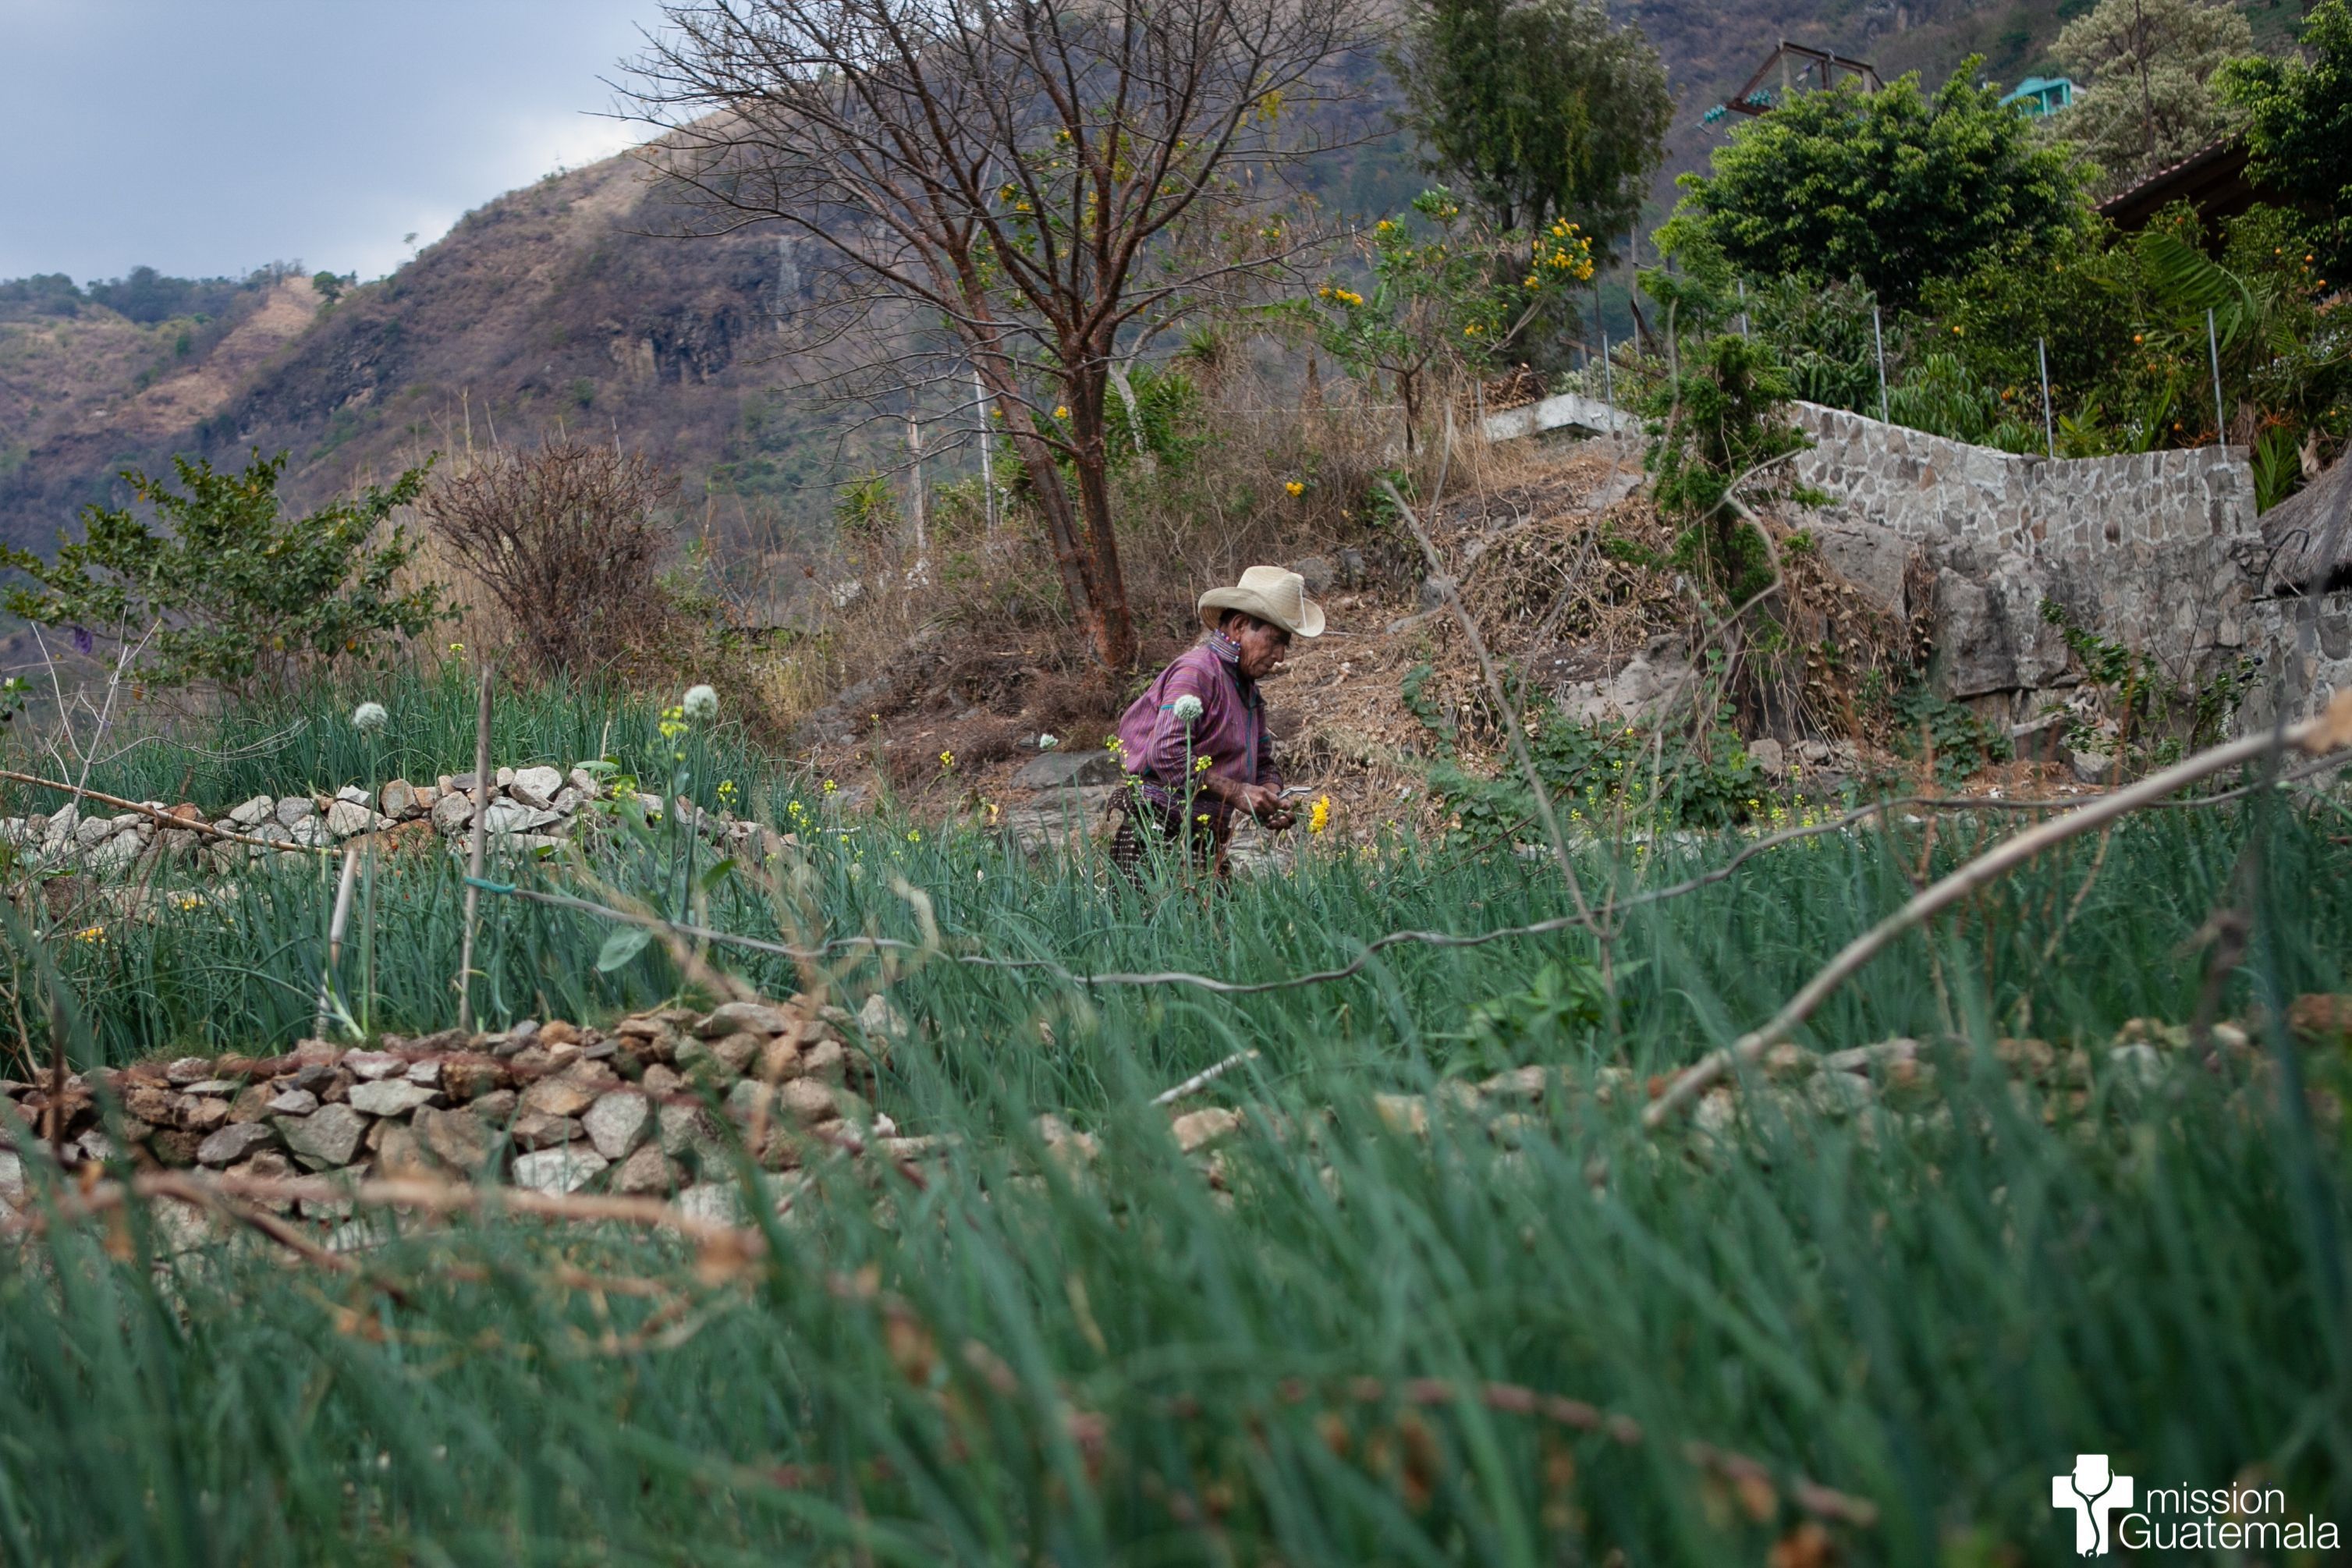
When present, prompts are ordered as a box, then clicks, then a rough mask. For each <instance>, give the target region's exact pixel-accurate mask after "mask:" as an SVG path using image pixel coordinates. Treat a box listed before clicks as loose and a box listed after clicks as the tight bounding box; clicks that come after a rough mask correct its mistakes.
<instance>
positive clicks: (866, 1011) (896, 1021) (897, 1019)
mask: <svg viewBox="0 0 2352 1568" xmlns="http://www.w3.org/2000/svg"><path fill="white" fill-rule="evenodd" d="M857 1026H858V1028H859V1029H861V1030H863V1031H864V1032H865V1035H866V1038H867V1039H868V1040H875V1041H883V1040H903V1039H905V1038H906V1037H907V1020H906V1018H905V1017H904V1016H901V1015H900V1014H899V1012H898V1009H897V1008H896V1007H893V1006H892V1005H890V999H889V998H888V997H887V996H885V995H883V994H882V993H880V992H879V991H877V992H876V993H875V994H873V995H871V996H868V997H867V998H866V1005H865V1006H863V1007H860V1008H859V1009H858V1010H857Z"/></svg>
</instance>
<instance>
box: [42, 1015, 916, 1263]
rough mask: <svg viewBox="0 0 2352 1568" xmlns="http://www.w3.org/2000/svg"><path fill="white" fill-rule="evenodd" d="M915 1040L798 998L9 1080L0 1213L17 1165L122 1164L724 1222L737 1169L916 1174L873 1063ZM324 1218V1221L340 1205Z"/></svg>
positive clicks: (912, 1145)
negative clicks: (861, 1158) (445, 1190)
mask: <svg viewBox="0 0 2352 1568" xmlns="http://www.w3.org/2000/svg"><path fill="white" fill-rule="evenodd" d="M905 1028H906V1026H905V1023H904V1021H903V1020H902V1019H901V1018H899V1016H898V1015H897V1013H896V1012H895V1011H894V1010H893V1009H892V1008H891V1006H890V1005H889V1003H888V1002H887V999H885V998H883V997H882V996H880V995H878V994H877V995H876V996H873V997H870V998H868V999H867V1001H866V1005H865V1008H864V1010H863V1011H862V1012H861V1013H859V1014H857V1015H854V1016H853V1015H852V1014H850V1013H848V1012H846V1011H845V1010H844V1009H842V1008H840V1007H837V1006H829V1005H823V1004H821V1003H818V1002H816V1001H814V1000H813V999H812V998H809V997H807V996H796V997H794V998H793V999H792V1000H791V1001H789V1002H785V1003H780V1004H773V1005H771V1004H768V1003H763V1002H730V1003H726V1004H724V1005H721V1006H719V1007H718V1008H716V1009H714V1010H712V1011H710V1012H709V1013H700V1012H696V1011H692V1010H687V1009H678V1008H669V1009H663V1010H658V1011H655V1012H650V1013H645V1014H640V1015H637V1016H631V1017H626V1018H624V1019H622V1020H620V1021H619V1022H618V1023H617V1024H615V1025H614V1026H612V1027H611V1028H609V1029H597V1028H590V1027H583V1026H574V1025H572V1024H569V1023H564V1022H561V1021H558V1022H553V1023H550V1024H547V1025H545V1026H541V1025H539V1024H537V1023H532V1022H526V1023H522V1024H518V1025H516V1026H514V1027H512V1028H510V1029H507V1030H503V1031H500V1032H498V1033H493V1034H476V1035H461V1034H459V1033H457V1031H455V1030H452V1031H448V1032H446V1033H444V1034H439V1035H434V1036H430V1037H424V1038H419V1039H414V1040H409V1039H402V1038H400V1037H385V1038H384V1039H383V1040H381V1041H379V1042H378V1043H377V1045H376V1046H375V1047H373V1048H371V1049H347V1048H343V1047H337V1046H334V1045H331V1044H330V1043H328V1042H326V1041H322V1040H306V1041H304V1042H302V1043H301V1044H300V1045H299V1046H298V1047H295V1049H293V1050H292V1051H290V1052H288V1053H286V1054H285V1055H283V1056H277V1057H267V1058H252V1057H238V1056H225V1057H209V1058H207V1057H184V1058H179V1059H177V1060H173V1061H168V1062H166V1061H152V1062H142V1063H139V1064H137V1065H135V1066H132V1067H129V1068H121V1069H118V1070H110V1071H105V1072H99V1073H90V1074H82V1073H76V1074H72V1075H70V1076H68V1078H67V1079H66V1080H65V1083H64V1089H63V1093H62V1094H54V1095H53V1093H52V1089H53V1087H54V1086H53V1084H52V1082H51V1080H50V1079H48V1078H47V1075H41V1076H40V1081H37V1082H33V1083H25V1082H16V1081H11V1080H6V1079H0V1095H5V1099H6V1100H7V1102H8V1106H7V1109H8V1110H9V1111H10V1112H11V1114H12V1118H13V1121H14V1122H15V1127H16V1129H20V1130H21V1131H22V1137H23V1140H24V1141H23V1142H22V1143H21V1144H20V1143H18V1142H16V1137H17V1133H16V1131H9V1130H6V1129H5V1123H0V1141H5V1142H6V1143H7V1147H5V1149H0V1209H5V1206H13V1205H16V1204H21V1203H22V1202H23V1201H25V1195H26V1170H25V1163H26V1161H27V1160H46V1159H48V1158H49V1157H50V1154H51V1150H52V1148H54V1149H55V1150H56V1152H57V1153H58V1156H59V1157H60V1159H61V1163H63V1164H64V1165H65V1167H66V1168H67V1169H68V1170H70V1169H73V1168H75V1167H78V1166H81V1165H88V1164H102V1163H107V1162H110V1161H116V1160H126V1159H127V1160H128V1161H130V1162H131V1163H133V1164H136V1165H139V1166H143V1167H161V1168H167V1169H168V1168H196V1169H205V1170H213V1171H220V1172H224V1173H235V1174H237V1175H241V1176H255V1177H264V1178H268V1177H289V1176H297V1175H325V1176H341V1177H343V1178H346V1179H348V1180H351V1181H358V1180H362V1179H364V1178H367V1177H371V1176H385V1177H417V1176H425V1177H437V1178H442V1179H465V1180H469V1181H475V1182H490V1183H504V1184H511V1185H513V1186H517V1187H521V1188H528V1189H531V1190H535V1191H540V1192H548V1193H573V1192H583V1191H596V1192H610V1193H614V1194H629V1195H637V1196H651V1197H664V1198H671V1197H674V1198H676V1199H677V1201H678V1202H679V1203H680V1204H681V1205H683V1206H685V1207H686V1208H688V1210H689V1211H693V1210H695V1209H696V1208H697V1207H698V1206H701V1207H709V1206H710V1205H731V1204H733V1203H734V1202H735V1201H736V1199H735V1196H734V1194H736V1193H737V1192H738V1191H739V1190H740V1188H739V1184H738V1183H737V1182H736V1180H735V1176H734V1173H733V1171H732V1169H731V1168H730V1161H731V1160H732V1158H733V1153H734V1151H735V1150H736V1149H737V1148H741V1149H743V1150H745V1151H746V1152H750V1153H751V1155H752V1156H753V1157H754V1158H755V1159H756V1160H757V1161H758V1163H759V1164H760V1165H761V1168H762V1169H764V1170H766V1171H769V1172H773V1173H793V1172H796V1171H799V1170H800V1169H802V1168H803V1165H804V1164H805V1163H808V1162H810V1161H811V1160H813V1159H815V1158H817V1157H820V1156H823V1155H824V1154H827V1153H829V1152H836V1151H843V1152H866V1151H871V1152H873V1153H875V1154H877V1155H878V1156H881V1157H886V1158H897V1159H902V1160H903V1159H911V1158H915V1157H917V1156H919V1155H920V1154H922V1153H923V1152H925V1150H924V1148H923V1145H922V1141H920V1140H913V1139H902V1138H899V1137H898V1136H897V1129H896V1128H895V1127H894V1126H893V1125H892V1124H891V1122H890V1119H889V1118H888V1117H887V1116H884V1115H880V1114H877V1112H876V1110H874V1108H873V1104H872V1092H873V1085H874V1082H875V1079H876V1070H875V1068H876V1063H877V1058H880V1057H883V1056H885V1055H887V1051H888V1049H889V1047H890V1045H891V1043H892V1041H893V1040H895V1039H897V1038H898V1037H901V1036H903V1034H904V1031H905ZM714 1107H716V1108H717V1109H716V1110H714V1109H713V1108H714ZM53 1112H54V1114H55V1117H56V1121H55V1122H54V1123H53V1122H52V1121H51V1117H52V1113H53ZM722 1119H723V1121H725V1122H726V1123H729V1124H730V1125H722ZM118 1135H119V1136H118ZM319 1206H320V1207H321V1208H322V1209H323V1210H326V1211H329V1212H327V1214H326V1215H325V1217H335V1216H334V1215H333V1214H332V1213H331V1211H332V1209H333V1207H334V1205H333V1204H332V1203H328V1204H325V1205H319Z"/></svg>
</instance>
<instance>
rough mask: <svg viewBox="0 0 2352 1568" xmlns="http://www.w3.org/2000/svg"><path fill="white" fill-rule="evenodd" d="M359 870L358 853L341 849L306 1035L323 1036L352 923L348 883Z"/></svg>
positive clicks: (353, 879)
mask: <svg viewBox="0 0 2352 1568" xmlns="http://www.w3.org/2000/svg"><path fill="white" fill-rule="evenodd" d="M359 870H360V854H359V851H358V850H356V849H346V850H344V851H343V876H342V880H341V882H340V883H339V884H338V885H337V886H336V888H335V912H334V916H333V918H332V919H331V920H329V921H327V964H326V967H325V968H323V969H321V970H320V971H319V1010H318V1012H317V1013H316V1014H315V1015H314V1016H312V1018H311V1020H310V1033H311V1034H313V1035H316V1036H319V1037H321V1038H324V1037H325V1036H326V1033H327V1002H328V999H329V997H330V996H331V995H332V994H333V992H334V984H335V966H336V965H337V964H338V963H341V962H342V958H343V932H344V931H346V930H347V929H349V927H350V925H351V923H352V883H353V882H355V881H356V880H357V879H358V878H359Z"/></svg>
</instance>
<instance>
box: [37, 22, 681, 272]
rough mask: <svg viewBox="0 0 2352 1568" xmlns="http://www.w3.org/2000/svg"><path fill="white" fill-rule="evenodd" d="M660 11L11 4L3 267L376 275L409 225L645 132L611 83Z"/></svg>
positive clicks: (429, 229) (413, 228)
mask: <svg viewBox="0 0 2352 1568" xmlns="http://www.w3.org/2000/svg"><path fill="white" fill-rule="evenodd" d="M658 20H659V10H658V6H657V5H656V3H655V0H489V3H488V4H483V3H479V0H472V3H462V0H404V3H403V4H401V5H355V4H341V5H329V4H323V3H321V0H237V3H236V4H234V5H229V4H208V5H207V4H196V3H194V0H73V3H72V4H70V5H57V4H54V3H52V0H0V58H6V59H7V60H8V61H9V64H10V68H11V69H10V77H11V81H10V89H9V91H8V92H7V93H5V94H0V145H5V146H7V147H9V148H10V149H11V153H10V154H9V156H7V157H5V158H0V278H6V277H16V276H20V275H22V274H24V273H27V272H56V271H62V272H67V273H70V274H72V275H73V276H74V277H76V278H79V279H90V278H94V277H116V276H120V275H121V274H122V273H123V272H126V271H128V270H129V269H130V268H131V267H133V266H136V265H139V264H141V263H145V264H147V265H150V266H153V267H157V268H162V269H163V270H164V271H166V272H172V273H178V274H183V275H186V274H195V275H205V276H210V275H216V274H227V275H232V276H234V275H240V274H242V273H244V272H246V271H247V270H249V269H251V268H254V267H257V266H259V265H261V264H262V263H264V262H268V261H273V260H280V259H286V260H291V259H295V258H299V259H301V260H302V261H303V262H304V263H305V264H306V265H309V266H310V267H313V268H319V267H325V268H333V269H335V270H337V271H352V270H356V271H358V272H360V273H362V275H363V276H374V275H378V274H380V273H382V272H383V271H386V270H388V269H390V268H392V267H393V266H394V265H396V264H397V263H398V262H399V261H401V260H402V259H404V258H405V256H406V255H407V254H408V248H407V247H404V245H403V244H402V242H401V237H402V236H403V235H405V234H408V233H411V232H414V233H415V235H416V236H417V238H416V240H415V244H416V245H417V246H420V247H421V246H424V245H426V244H429V243H431V241H432V240H434V239H436V238H438V237H440V236H441V235H442V234H444V233H446V231H447V229H448V227H449V226H450V224H452V223H453V222H455V221H456V220H457V217H458V216H460V215H461V214H463V213H465V212H467V211H468V210H470V209H472V208H474V207H477V206H479V205H481V204H483V203H484V202H487V201H488V200H490V199H491V198H492V197H494V196H497V195H499V194H500V193H501V192H504V191H507V190H509V189H512V188H513V187H515V186H517V185H520V184H528V183H529V182H530V181H531V180H534V179H536V178H538V177H539V176H540V175H541V174H547V173H549V172H550V171H551V170H552V169H554V168H556V167H558V166H559V165H561V166H566V167H577V166H579V165H580V164H583V163H590V162H593V161H594V160H595V159H597V158H600V157H605V156H609V155H610V154H612V153H615V152H618V151H620V150H622V149H623V148H624V147H625V146H627V145H629V144H630V143H631V142H633V141H635V139H636V138H637V136H638V135H640V134H641V133H642V131H641V128H632V127H630V126H627V125H625V124H623V123H619V122H616V121H613V120H610V119H607V118H604V117H603V116H602V114H601V112H600V111H603V110H608V109H609V108H610V107H611V103H612V98H613V92H612V89H611V88H610V87H608V86H606V85H605V81H604V79H608V78H613V77H614V76H616V75H617V74H618V69H617V67H618V62H619V61H620V60H621V59H622V58H625V57H626V56H628V55H629V54H631V53H633V52H634V51H635V48H636V47H638V46H639V44H640V42H641V39H640V37H639V34H638V31H637V27H638V26H639V24H641V23H642V24H648V25H650V24H652V23H656V22H657V21H658ZM97 83H103V84H104V89H103V91H102V92H100V91H99V90H98V89H96V88H94V86H93V84H97Z"/></svg>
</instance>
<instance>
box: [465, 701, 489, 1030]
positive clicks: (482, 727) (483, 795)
mask: <svg viewBox="0 0 2352 1568" xmlns="http://www.w3.org/2000/svg"><path fill="white" fill-rule="evenodd" d="M489 816H490V667H489V665H488V664H487V663H486V664H484V665H483V666H482V694H481V697H480V700H479V701H478V705H477V706H476V708H475V710H474V831H473V837H472V842H471V843H470V844H468V846H467V850H466V866H467V879H466V931H465V934H464V935H463V936H462V937H460V938H459V939H458V944H457V1027H458V1028H459V1029H461V1030H463V1031H465V1032H466V1033H467V1034H472V1033H473V1032H474V922H475V920H476V918H477V916H478V914H479V913H480V910H481V907H482V889H481V888H480V887H479V886H478V884H479V883H480V881H481V879H482V840H483V837H484V835H485V834H487V833H488V831H489Z"/></svg>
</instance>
